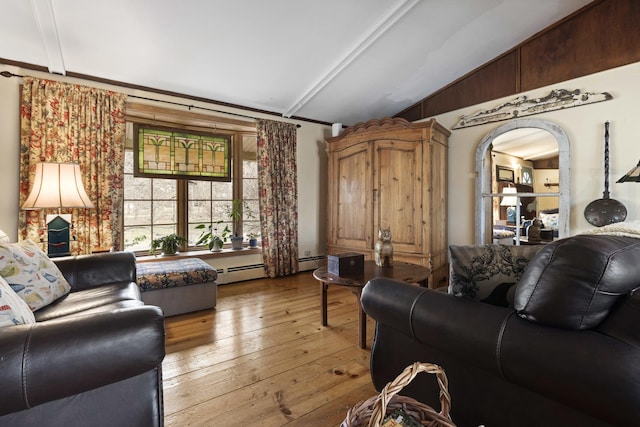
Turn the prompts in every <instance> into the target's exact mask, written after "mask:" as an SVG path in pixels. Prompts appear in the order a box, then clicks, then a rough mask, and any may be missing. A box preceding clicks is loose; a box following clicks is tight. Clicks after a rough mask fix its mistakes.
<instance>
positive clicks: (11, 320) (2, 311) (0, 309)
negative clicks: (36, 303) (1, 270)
mask: <svg viewBox="0 0 640 427" xmlns="http://www.w3.org/2000/svg"><path fill="white" fill-rule="evenodd" d="M30 323H36V319H35V317H34V316H33V312H32V311H31V309H30V308H29V306H28V305H27V303H26V302H24V301H23V300H22V298H20V297H19V296H18V295H17V294H16V293H15V292H14V291H13V289H11V286H9V284H8V283H7V281H6V280H4V279H3V278H2V276H0V328H4V327H5V326H13V325H25V324H30Z"/></svg>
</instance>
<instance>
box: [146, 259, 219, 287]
mask: <svg viewBox="0 0 640 427" xmlns="http://www.w3.org/2000/svg"><path fill="white" fill-rule="evenodd" d="M136 270H137V272H136V275H137V282H138V286H139V287H140V290H141V291H142V292H145V291H152V290H157V289H165V288H175V287H179V286H189V285H197V284H200V283H210V282H215V281H216V279H217V278H218V272H217V271H216V269H215V268H213V267H211V266H210V265H209V264H207V263H206V262H204V261H203V260H201V259H200V258H182V259H177V260H173V261H153V262H141V263H138V264H137V266H136Z"/></svg>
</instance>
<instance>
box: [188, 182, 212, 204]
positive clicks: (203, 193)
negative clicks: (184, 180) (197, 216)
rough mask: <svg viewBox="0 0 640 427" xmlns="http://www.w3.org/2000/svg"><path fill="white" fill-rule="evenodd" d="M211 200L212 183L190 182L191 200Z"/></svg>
mask: <svg viewBox="0 0 640 427" xmlns="http://www.w3.org/2000/svg"><path fill="white" fill-rule="evenodd" d="M209 199H211V182H209V181H189V200H209Z"/></svg>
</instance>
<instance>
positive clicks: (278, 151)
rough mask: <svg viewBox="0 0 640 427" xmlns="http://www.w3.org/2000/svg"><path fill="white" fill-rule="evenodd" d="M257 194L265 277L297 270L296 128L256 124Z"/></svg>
mask: <svg viewBox="0 0 640 427" xmlns="http://www.w3.org/2000/svg"><path fill="white" fill-rule="evenodd" d="M257 130H258V148H257V159H258V192H259V194H260V197H259V200H260V227H261V232H262V257H263V261H264V269H265V274H266V275H267V277H277V276H285V275H288V274H294V273H297V272H298V271H299V269H298V175H297V164H296V144H297V141H296V127H295V125H293V124H290V123H283V122H276V121H272V120H258V123H257Z"/></svg>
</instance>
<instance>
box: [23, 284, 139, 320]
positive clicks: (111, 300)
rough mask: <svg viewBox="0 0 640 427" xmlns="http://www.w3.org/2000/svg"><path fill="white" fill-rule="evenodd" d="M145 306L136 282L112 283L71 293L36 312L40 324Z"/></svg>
mask: <svg viewBox="0 0 640 427" xmlns="http://www.w3.org/2000/svg"><path fill="white" fill-rule="evenodd" d="M140 305H144V303H143V302H142V300H141V299H140V291H139V290H138V286H137V285H136V284H135V283H134V282H120V283H110V284H108V285H102V286H97V287H95V288H89V289H84V290H81V291H77V292H71V293H70V294H67V295H65V296H63V297H62V298H59V299H58V300H56V301H54V302H53V303H52V304H50V305H48V306H47V307H44V308H43V309H41V310H38V311H36V312H35V317H36V320H37V321H38V322H42V321H46V320H51V319H57V318H60V317H65V316H71V315H75V314H82V315H84V314H92V313H96V312H100V311H111V310H114V309H117V308H126V307H133V306H140Z"/></svg>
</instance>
